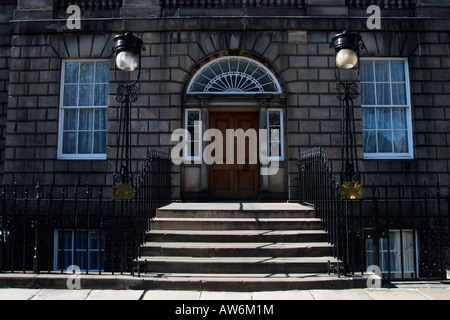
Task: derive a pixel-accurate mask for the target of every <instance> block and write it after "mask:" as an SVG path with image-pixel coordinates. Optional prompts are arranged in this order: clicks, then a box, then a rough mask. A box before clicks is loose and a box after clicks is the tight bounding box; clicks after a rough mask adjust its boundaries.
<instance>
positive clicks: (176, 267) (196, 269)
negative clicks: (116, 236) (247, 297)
mask: <svg viewBox="0 0 450 320" xmlns="http://www.w3.org/2000/svg"><path fill="white" fill-rule="evenodd" d="M141 260H144V261H146V266H147V270H151V272H159V273H161V272H165V273H166V272H168V273H244V274H247V273H270V274H278V273H327V262H328V261H331V262H337V261H336V260H335V259H334V258H333V257H190V256H179V257H178V256H166V257H163V256H159V257H145V256H143V257H142V258H141Z"/></svg>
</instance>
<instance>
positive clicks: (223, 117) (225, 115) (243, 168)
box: [209, 112, 259, 200]
mask: <svg viewBox="0 0 450 320" xmlns="http://www.w3.org/2000/svg"><path fill="white" fill-rule="evenodd" d="M258 117H259V116H258V113H255V112H217V113H210V115H209V119H210V124H209V127H210V129H218V130H220V131H221V133H222V135H223V137H224V147H223V148H224V149H223V164H212V165H211V166H210V192H211V197H212V198H213V199H227V200H243V199H247V200H253V199H257V198H258V195H259V194H258V193H259V163H258V149H257V148H256V150H252V151H253V154H250V147H249V143H250V140H251V139H250V138H246V139H245V150H241V152H242V151H243V153H244V158H243V159H244V161H243V162H244V163H238V143H237V139H235V141H234V149H233V150H234V152H233V153H234V161H233V163H232V164H227V163H226V159H227V148H229V147H231V146H232V144H231V142H230V141H227V139H226V137H227V135H226V130H227V129H233V130H236V129H242V130H243V131H244V132H246V131H247V130H249V129H254V130H255V132H256V138H255V137H253V138H254V139H256V140H255V141H254V142H255V143H256V146H257V145H258V137H257V133H258ZM233 150H230V152H232V151H233ZM213 156H215V155H214V154H213ZM251 161H253V162H255V163H250V162H251Z"/></svg>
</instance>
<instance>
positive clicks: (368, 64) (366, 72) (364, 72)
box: [361, 60, 374, 81]
mask: <svg viewBox="0 0 450 320" xmlns="http://www.w3.org/2000/svg"><path fill="white" fill-rule="evenodd" d="M361 81H374V75H373V62H372V61H367V60H361Z"/></svg>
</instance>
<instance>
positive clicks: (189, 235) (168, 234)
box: [146, 230, 327, 243]
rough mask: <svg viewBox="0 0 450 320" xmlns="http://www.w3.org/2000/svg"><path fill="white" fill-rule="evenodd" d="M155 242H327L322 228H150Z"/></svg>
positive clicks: (151, 238)
mask: <svg viewBox="0 0 450 320" xmlns="http://www.w3.org/2000/svg"><path fill="white" fill-rule="evenodd" d="M146 236H147V241H155V242H164V241H166V242H234V243H239V242H263V243H266V242H270V243H278V242H327V233H326V232H325V231H322V230H150V231H149V232H148V233H147V235H146Z"/></svg>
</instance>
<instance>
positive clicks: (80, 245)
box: [75, 231, 86, 250]
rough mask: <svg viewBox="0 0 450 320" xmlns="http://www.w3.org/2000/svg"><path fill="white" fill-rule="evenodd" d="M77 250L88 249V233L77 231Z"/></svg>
mask: <svg viewBox="0 0 450 320" xmlns="http://www.w3.org/2000/svg"><path fill="white" fill-rule="evenodd" d="M75 243H76V244H77V247H76V248H77V250H80V249H83V250H85V249H86V231H77V236H76V241H75Z"/></svg>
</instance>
